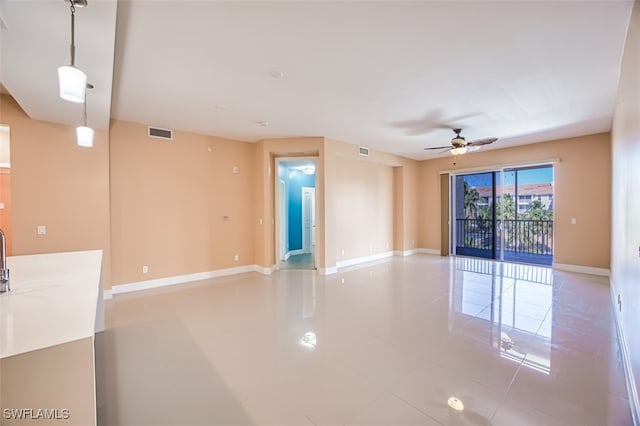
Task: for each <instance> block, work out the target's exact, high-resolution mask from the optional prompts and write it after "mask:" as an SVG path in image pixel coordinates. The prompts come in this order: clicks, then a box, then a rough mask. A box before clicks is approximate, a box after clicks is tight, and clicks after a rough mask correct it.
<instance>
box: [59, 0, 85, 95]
mask: <svg viewBox="0 0 640 426" xmlns="http://www.w3.org/2000/svg"><path fill="white" fill-rule="evenodd" d="M65 1H67V2H69V4H70V5H71V6H70V8H71V64H69V65H65V66H62V67H60V68H58V81H59V83H60V97H61V98H62V99H64V100H67V101H70V102H76V103H82V102H84V97H85V91H86V88H87V75H86V74H85V73H84V72H82V71H81V70H80V69H78V68H76V66H75V65H76V46H75V21H76V19H75V17H76V6H78V7H81V6H86V5H87V0H65Z"/></svg>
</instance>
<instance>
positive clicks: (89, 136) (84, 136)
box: [76, 126, 93, 148]
mask: <svg viewBox="0 0 640 426" xmlns="http://www.w3.org/2000/svg"><path fill="white" fill-rule="evenodd" d="M76 134H77V135H78V145H80V146H86V147H87V148H91V147H92V146H93V129H92V128H91V127H87V126H80V127H77V128H76Z"/></svg>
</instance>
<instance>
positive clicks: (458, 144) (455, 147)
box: [425, 129, 498, 155]
mask: <svg viewBox="0 0 640 426" xmlns="http://www.w3.org/2000/svg"><path fill="white" fill-rule="evenodd" d="M453 132H454V133H455V134H456V135H455V136H454V137H453V139H451V146H437V147H434V148H425V150H426V151H430V150H432V149H443V150H444V151H442V152H446V151H450V152H451V155H462V154H465V153H467V152H471V151H475V150H477V149H480V148H481V147H482V146H483V145H489V144H490V143H494V142H495V141H497V140H498V138H484V139H478V140H475V141H472V142H467V141H466V139H465V138H464V137H462V136H460V133H462V129H453Z"/></svg>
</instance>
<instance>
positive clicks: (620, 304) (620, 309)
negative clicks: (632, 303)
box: [618, 293, 622, 312]
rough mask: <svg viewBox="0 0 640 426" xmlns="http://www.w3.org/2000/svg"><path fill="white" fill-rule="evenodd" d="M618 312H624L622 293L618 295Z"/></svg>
mask: <svg viewBox="0 0 640 426" xmlns="http://www.w3.org/2000/svg"><path fill="white" fill-rule="evenodd" d="M618 310H619V311H620V312H622V297H620V293H618Z"/></svg>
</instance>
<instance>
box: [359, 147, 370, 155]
mask: <svg viewBox="0 0 640 426" xmlns="http://www.w3.org/2000/svg"><path fill="white" fill-rule="evenodd" d="M358 151H359V153H360V155H364V156H365V157H368V156H369V148H366V147H364V146H359V147H358Z"/></svg>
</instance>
